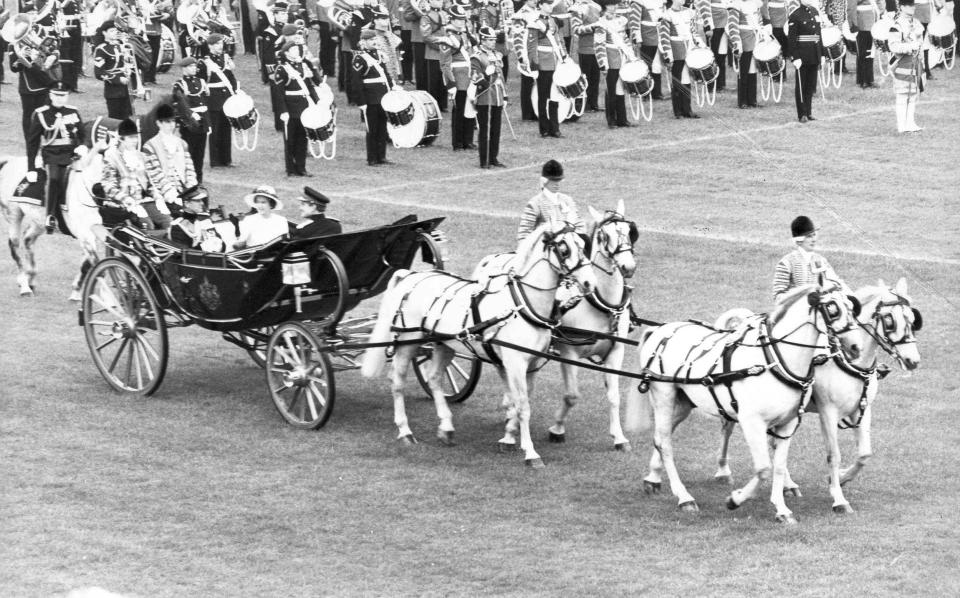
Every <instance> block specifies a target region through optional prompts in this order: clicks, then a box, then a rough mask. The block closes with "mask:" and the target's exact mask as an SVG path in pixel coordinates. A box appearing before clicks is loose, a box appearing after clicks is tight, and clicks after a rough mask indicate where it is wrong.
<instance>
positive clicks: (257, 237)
mask: <svg viewBox="0 0 960 598" xmlns="http://www.w3.org/2000/svg"><path fill="white" fill-rule="evenodd" d="M243 201H245V202H246V203H247V205H248V206H250V207H251V208H253V209H255V210H256V211H257V212H256V213H255V214H250V215H249V216H247V217H245V218H244V219H243V220H241V221H240V236H239V237H238V238H237V242H236V243H234V244H233V248H234V249H244V248H245V247H250V246H253V245H263V244H265V243H269V242H270V241H273V240H274V239H276V238H277V237H282V236H284V235H287V234H289V232H290V223H289V222H288V221H287V219H286V218H284V217H283V216H281V215H280V214H276V213H274V210H280V209H282V208H283V203H281V202H280V199H279V198H278V197H277V192H276V190H275V189H274V188H273V187H271V186H269V185H260V186H259V187H257V188H256V189H254V190H253V193H251V194H249V195H247V196H245V197H244V198H243Z"/></svg>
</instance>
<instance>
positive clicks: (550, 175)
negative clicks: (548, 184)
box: [540, 160, 563, 181]
mask: <svg viewBox="0 0 960 598" xmlns="http://www.w3.org/2000/svg"><path fill="white" fill-rule="evenodd" d="M540 176H542V177H543V178H545V179H547V180H548V181H562V180H563V166H561V165H560V163H559V162H557V161H556V160H547V161H546V162H545V163H544V164H543V169H541V170H540Z"/></svg>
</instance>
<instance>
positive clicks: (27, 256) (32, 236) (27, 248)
mask: <svg viewBox="0 0 960 598" xmlns="http://www.w3.org/2000/svg"><path fill="white" fill-rule="evenodd" d="M43 232H44V231H43V226H42V225H41V224H40V223H30V224H29V226H28V228H27V230H26V231H25V233H24V235H23V255H22V259H23V271H24V273H25V274H26V275H27V284H28V285H29V287H30V291H31V292H33V291H35V290H36V287H35V285H34V279H36V277H37V256H36V253H35V251H34V248H33V246H34V243H36V242H37V239H39V238H40V235H42V234H43ZM21 294H22V293H21Z"/></svg>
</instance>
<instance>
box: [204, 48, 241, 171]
mask: <svg viewBox="0 0 960 598" xmlns="http://www.w3.org/2000/svg"><path fill="white" fill-rule="evenodd" d="M207 47H208V48H209V49H210V54H209V55H208V56H204V57H203V58H201V59H200V60H199V61H198V62H197V75H198V76H199V77H200V78H201V79H203V80H204V81H206V82H207V90H208V92H209V93H210V96H209V98H208V99H207V114H208V117H209V119H210V168H218V167H229V166H230V165H231V163H232V162H233V157H232V152H231V150H232V148H233V130H232V128H231V127H230V123H229V121H227V117H226V116H225V115H224V114H223V103H224V102H226V101H227V98H229V97H230V96H231V95H233V94H234V93H236V91H237V78H236V77H235V76H234V74H233V60H232V59H231V58H230V57H229V56H227V55H226V54H224V53H223V36H222V35H220V34H219V33H211V34H210V35H209V36H207Z"/></svg>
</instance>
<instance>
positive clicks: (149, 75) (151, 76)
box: [143, 35, 160, 83]
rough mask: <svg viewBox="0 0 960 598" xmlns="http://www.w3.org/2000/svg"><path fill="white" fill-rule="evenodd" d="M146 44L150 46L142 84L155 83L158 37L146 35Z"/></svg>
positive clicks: (158, 52) (158, 47)
mask: <svg viewBox="0 0 960 598" xmlns="http://www.w3.org/2000/svg"><path fill="white" fill-rule="evenodd" d="M147 43H148V44H150V60H149V64H147V68H145V69H143V82H144V83H156V82H157V56H159V55H160V36H159V35H148V36H147Z"/></svg>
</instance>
